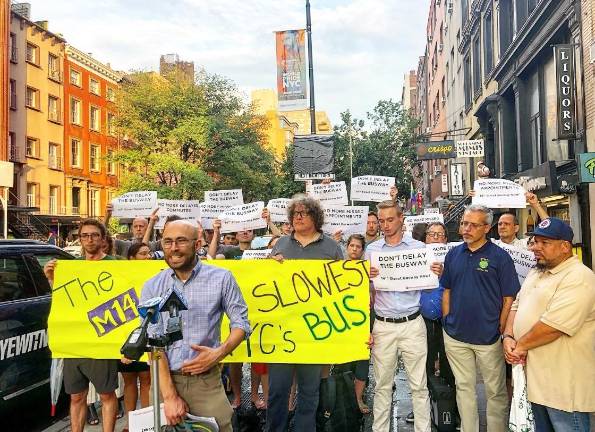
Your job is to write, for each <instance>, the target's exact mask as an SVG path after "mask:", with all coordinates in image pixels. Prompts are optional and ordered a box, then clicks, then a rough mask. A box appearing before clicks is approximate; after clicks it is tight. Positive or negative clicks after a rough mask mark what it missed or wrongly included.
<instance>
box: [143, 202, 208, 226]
mask: <svg viewBox="0 0 595 432" xmlns="http://www.w3.org/2000/svg"><path fill="white" fill-rule="evenodd" d="M157 207H159V212H158V213H157V215H158V216H159V220H158V221H157V222H156V223H155V227H154V228H156V229H162V228H163V227H164V226H165V221H166V220H167V217H168V216H172V215H175V216H180V217H181V218H182V219H183V220H187V221H189V222H191V223H192V225H195V226H197V221H199V220H200V202H198V200H166V199H158V200H157Z"/></svg>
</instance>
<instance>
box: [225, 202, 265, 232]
mask: <svg viewBox="0 0 595 432" xmlns="http://www.w3.org/2000/svg"><path fill="white" fill-rule="evenodd" d="M263 209H264V202H262V201H256V202H253V203H250V204H242V205H239V206H233V207H229V208H228V209H226V210H225V211H224V212H223V213H221V214H220V215H219V219H221V233H222V234H225V233H230V232H238V231H247V230H255V229H259V228H266V227H267V221H266V220H264V219H263V218H262V210H263Z"/></svg>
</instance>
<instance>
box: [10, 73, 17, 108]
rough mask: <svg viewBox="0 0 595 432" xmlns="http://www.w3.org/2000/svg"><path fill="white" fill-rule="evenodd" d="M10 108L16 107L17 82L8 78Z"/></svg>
mask: <svg viewBox="0 0 595 432" xmlns="http://www.w3.org/2000/svg"><path fill="white" fill-rule="evenodd" d="M9 87H10V109H13V110H15V109H17V82H16V80H13V79H11V80H10V84H9Z"/></svg>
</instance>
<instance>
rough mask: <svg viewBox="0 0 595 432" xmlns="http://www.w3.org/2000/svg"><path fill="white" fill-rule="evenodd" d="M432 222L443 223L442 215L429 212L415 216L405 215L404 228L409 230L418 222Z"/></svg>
mask: <svg viewBox="0 0 595 432" xmlns="http://www.w3.org/2000/svg"><path fill="white" fill-rule="evenodd" d="M432 222H442V223H444V216H443V215H442V214H441V213H434V214H432V213H430V214H422V215H417V216H405V230H406V231H411V230H412V229H413V226H414V225H416V224H418V223H432Z"/></svg>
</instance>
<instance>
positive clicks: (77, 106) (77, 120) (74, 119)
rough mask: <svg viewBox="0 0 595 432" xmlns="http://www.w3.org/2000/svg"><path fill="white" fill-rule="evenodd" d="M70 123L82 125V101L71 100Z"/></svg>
mask: <svg viewBox="0 0 595 432" xmlns="http://www.w3.org/2000/svg"><path fill="white" fill-rule="evenodd" d="M70 123H72V124H75V125H79V126H80V125H81V101H80V100H78V99H75V98H70Z"/></svg>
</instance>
